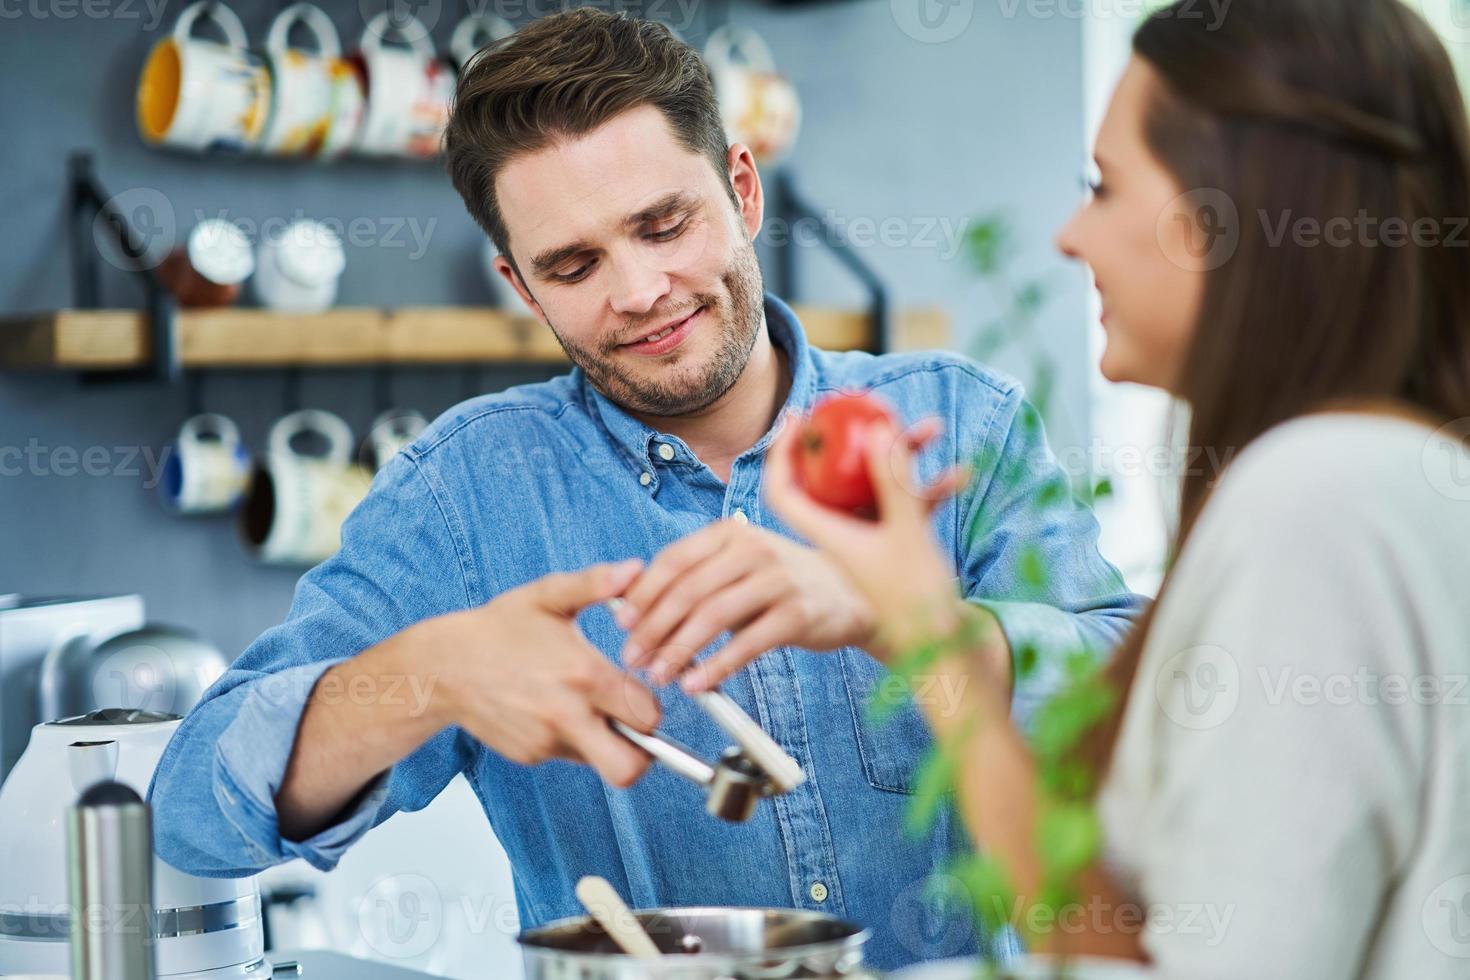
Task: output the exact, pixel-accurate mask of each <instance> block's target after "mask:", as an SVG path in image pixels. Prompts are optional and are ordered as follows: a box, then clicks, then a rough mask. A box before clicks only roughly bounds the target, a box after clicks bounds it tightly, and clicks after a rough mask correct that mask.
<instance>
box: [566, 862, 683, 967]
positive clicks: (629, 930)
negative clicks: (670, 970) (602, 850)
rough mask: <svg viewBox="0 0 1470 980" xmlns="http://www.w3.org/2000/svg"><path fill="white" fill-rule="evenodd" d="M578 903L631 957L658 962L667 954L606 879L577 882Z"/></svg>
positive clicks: (585, 878)
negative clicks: (658, 959)
mask: <svg viewBox="0 0 1470 980" xmlns="http://www.w3.org/2000/svg"><path fill="white" fill-rule="evenodd" d="M577 900H578V901H579V902H581V903H582V907H583V908H584V909H586V910H587V914H588V915H590V916H592V918H594V919H596V920H597V924H598V925H600V926H602V928H603V929H605V930H607V934H608V935H609V936H611V937H612V941H613V942H615V943H617V944H618V948H619V949H621V950H622V951H623V952H625V953H627V954H628V955H629V956H636V957H638V958H639V959H657V958H659V957H660V956H663V955H664V954H663V953H662V952H660V951H659V948H658V947H657V946H655V945H654V943H653V940H652V939H650V938H648V933H646V932H644V931H643V925H642V923H640V922H639V921H638V918H637V917H636V916H635V915H634V914H633V911H632V910H631V909H629V908H628V906H627V905H625V904H624V903H623V899H622V897H621V896H620V895H618V893H617V890H616V889H614V888H613V886H612V885H611V884H609V883H608V881H607V879H606V878H600V877H598V876H597V875H585V876H583V878H582V879H581V880H580V881H578V882H577Z"/></svg>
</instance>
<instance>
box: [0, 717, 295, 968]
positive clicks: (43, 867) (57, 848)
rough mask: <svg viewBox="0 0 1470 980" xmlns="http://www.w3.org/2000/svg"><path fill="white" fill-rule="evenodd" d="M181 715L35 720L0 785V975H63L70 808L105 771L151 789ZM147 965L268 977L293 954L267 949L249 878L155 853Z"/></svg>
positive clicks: (257, 900) (257, 895) (140, 790)
mask: <svg viewBox="0 0 1470 980" xmlns="http://www.w3.org/2000/svg"><path fill="white" fill-rule="evenodd" d="M180 721H181V719H180V718H179V716H178V715H170V714H162V713H158V712H151V711H142V710H138V709H133V708H104V709H101V710H98V711H92V712H89V713H87V714H84V715H78V716H76V717H72V718H63V719H60V720H58V721H49V722H44V723H42V724H39V725H37V726H35V727H34V728H32V729H31V738H30V742H29V744H28V745H27V746H26V750H25V752H24V753H23V754H22V755H21V757H20V760H19V761H18V762H17V763H16V764H15V768H14V769H13V770H12V771H11V773H10V776H9V778H8V779H6V781H5V784H4V786H0V827H4V828H5V829H4V833H0V868H3V869H4V873H3V874H0V976H4V975H6V974H10V973H19V974H28V973H30V974H63V975H65V974H69V972H70V960H69V955H70V948H69V947H70V944H69V941H68V934H69V929H70V914H69V910H68V898H67V852H66V812H67V809H68V808H69V807H70V806H71V805H72V804H73V803H75V802H76V800H77V798H78V797H79V796H80V795H81V794H82V793H83V792H84V791H85V790H86V789H88V787H90V786H93V785H95V784H96V783H98V782H100V781H102V780H107V779H112V780H116V781H117V782H120V783H123V784H125V785H127V786H129V787H131V788H132V789H134V790H136V791H137V793H138V795H139V796H143V795H144V794H146V793H147V791H148V783H149V781H150V780H151V779H152V777H153V770H154V769H155V768H156V767H157V765H158V760H159V759H160V758H161V757H162V756H163V750H164V747H165V746H166V745H167V744H168V741H169V738H170V737H171V736H172V735H173V733H174V730H175V729H176V728H178V726H179V722H180ZM152 924H153V930H154V936H155V946H154V954H153V955H154V964H155V970H156V973H157V976H158V977H159V978H170V980H174V978H178V980H185V978H188V980H204V978H210V980H215V978H219V980H229V978H236V977H248V978H251V980H266V978H269V977H272V976H285V975H288V974H289V975H294V974H295V973H296V972H297V968H296V964H294V963H291V964H287V963H284V962H282V963H280V964H276V965H272V964H271V963H270V962H269V961H268V960H267V959H266V958H265V956H264V948H265V944H264V934H263V932H262V927H261V914H260V891H259V888H258V887H257V885H256V882H255V879H254V878H251V877H246V878H196V877H194V876H192V875H186V874H184V873H183V872H181V871H178V870H176V869H175V868H173V867H171V866H170V865H168V864H165V863H164V862H163V861H160V860H158V859H157V858H156V857H155V858H154V861H153V923H152Z"/></svg>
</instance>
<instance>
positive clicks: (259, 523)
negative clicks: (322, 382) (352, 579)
mask: <svg viewBox="0 0 1470 980" xmlns="http://www.w3.org/2000/svg"><path fill="white" fill-rule="evenodd" d="M305 433H313V434H315V435H316V436H317V437H319V438H320V439H322V440H323V442H324V445H325V449H324V450H323V451H322V452H321V453H320V454H317V455H307V454H305V453H302V452H298V451H297V449H296V448H295V446H293V444H292V440H294V439H295V438H297V437H298V436H301V435H303V434H305ZM351 456H352V430H351V429H349V428H348V427H347V423H346V422H344V421H342V419H340V418H339V417H337V416H336V415H333V414H332V413H331V412H324V411H321V410H319V409H304V410H302V411H299V412H292V413H291V414H290V415H287V416H285V417H283V418H281V419H280V420H278V421H277V422H276V424H275V425H273V426H272V427H271V432H270V440H269V443H268V446H267V453H266V459H265V463H264V465H262V466H257V467H256V468H255V472H254V473H253V474H252V476H251V480H250V488H249V491H248V492H247V494H246V497H245V501H244V503H243V505H242V506H241V508H240V533H241V536H242V537H243V538H244V541H245V545H246V548H247V549H248V550H249V551H250V552H251V553H252V554H253V555H254V556H255V557H256V558H258V559H259V560H260V561H262V562H265V563H266V564H272V565H314V564H316V563H317V562H320V561H324V560H325V559H327V558H330V557H331V556H332V555H333V554H334V553H335V552H336V551H337V548H338V547H339V545H340V543H341V533H342V522H343V521H345V520H346V519H347V515H348V514H350V513H352V509H353V508H354V507H356V506H357V505H358V504H359V503H360V502H361V501H362V499H363V498H364V497H366V496H367V492H368V487H369V486H370V485H371V483H372V476H371V475H370V474H369V473H368V471H367V470H365V469H363V468H362V467H360V466H357V465H355V464H353V462H352V460H351Z"/></svg>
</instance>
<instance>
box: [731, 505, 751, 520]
mask: <svg viewBox="0 0 1470 980" xmlns="http://www.w3.org/2000/svg"><path fill="white" fill-rule="evenodd" d="M730 516H731V517H732V518H734V520H735V523H736V524H749V523H750V518H748V517H746V516H745V511H743V510H741V509H740V508H739V507H736V508H735V512H734V513H733V514H731V515H730Z"/></svg>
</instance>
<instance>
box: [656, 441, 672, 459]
mask: <svg viewBox="0 0 1470 980" xmlns="http://www.w3.org/2000/svg"><path fill="white" fill-rule="evenodd" d="M658 455H659V458H660V459H662V460H663V461H664V462H666V463H667V462H668V461H669V460H671V459H673V458H674V447H673V446H671V445H669V444H668V443H666V442H661V443H659V445H658Z"/></svg>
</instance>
